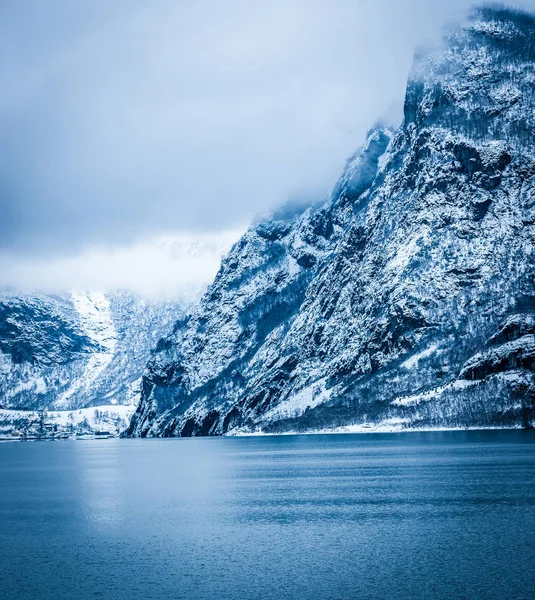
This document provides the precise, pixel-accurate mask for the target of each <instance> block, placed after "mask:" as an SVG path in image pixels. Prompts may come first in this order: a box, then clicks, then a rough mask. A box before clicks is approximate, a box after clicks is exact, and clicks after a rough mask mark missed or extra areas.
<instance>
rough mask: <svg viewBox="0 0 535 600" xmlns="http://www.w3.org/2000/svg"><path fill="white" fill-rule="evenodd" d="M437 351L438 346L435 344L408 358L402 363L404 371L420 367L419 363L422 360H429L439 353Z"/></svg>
mask: <svg viewBox="0 0 535 600" xmlns="http://www.w3.org/2000/svg"><path fill="white" fill-rule="evenodd" d="M437 350H438V344H433V345H431V346H429V348H426V349H425V350H422V352H419V353H418V354H414V355H413V356H411V357H410V358H408V359H407V360H406V361H404V362H402V363H401V366H402V367H403V368H404V369H413V368H414V367H416V366H418V362H419V361H420V360H422V358H427V357H428V356H431V355H432V354H434V353H435V352H437Z"/></svg>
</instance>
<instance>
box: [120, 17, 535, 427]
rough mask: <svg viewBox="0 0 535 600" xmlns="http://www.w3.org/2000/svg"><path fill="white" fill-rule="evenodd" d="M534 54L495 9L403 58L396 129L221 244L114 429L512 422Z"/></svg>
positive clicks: (528, 22)
mask: <svg viewBox="0 0 535 600" xmlns="http://www.w3.org/2000/svg"><path fill="white" fill-rule="evenodd" d="M534 60H535V20H534V19H533V17H531V16H530V15H526V14H524V13H518V12H515V11H508V10H501V9H491V8H485V9H481V10H478V11H476V12H475V13H474V14H473V15H472V17H471V18H470V20H469V21H468V22H467V24H466V25H465V26H464V27H462V28H459V29H457V30H455V31H453V32H452V33H450V34H449V35H448V36H447V37H446V39H445V43H444V46H443V47H442V48H440V49H439V50H436V51H433V52H430V53H427V54H425V55H422V56H419V57H417V59H416V61H415V66H414V69H413V73H412V74H411V77H410V79H409V83H408V86H407V94H406V101H405V118H404V122H403V125H402V126H401V127H400V129H399V130H398V131H397V132H394V133H392V132H390V131H387V130H385V129H381V128H379V129H376V130H374V131H372V132H371V133H370V136H369V138H368V140H367V142H366V144H365V145H364V147H363V149H362V150H361V151H360V152H358V153H357V154H356V155H355V156H354V157H352V159H350V161H349V162H348V165H347V166H346V169H345V171H344V174H343V175H342V177H341V179H340V181H339V182H338V184H337V185H336V186H335V189H334V190H333V194H332V197H331V199H330V200H329V202H327V203H326V204H325V205H324V206H322V207H313V208H309V209H308V210H306V211H305V212H304V213H302V214H296V215H295V214H286V215H273V217H272V218H269V219H266V220H265V221H264V222H262V223H260V224H258V225H256V226H255V227H253V228H251V229H250V230H249V231H248V232H247V234H246V235H245V236H244V237H243V238H242V239H241V240H240V241H239V242H238V243H237V244H236V245H235V246H234V248H233V249H232V251H231V252H230V254H229V255H228V256H227V258H226V259H225V260H224V261H223V264H222V266H221V269H220V271H219V273H218V275H217V277H216V280H215V282H214V284H213V285H212V286H211V287H210V289H209V290H208V292H207V294H206V295H205V296H204V298H203V299H202V301H201V304H200V306H199V308H198V309H197V310H196V311H195V312H194V313H193V315H192V317H191V318H190V319H189V320H187V321H183V322H180V323H177V325H176V327H175V331H174V333H173V335H172V336H171V337H169V338H168V339H167V340H165V342H163V343H162V344H160V346H159V348H158V352H157V354H156V356H155V357H154V359H153V360H152V361H151V363H150V364H149V366H148V368H147V371H146V373H145V376H144V380H143V387H142V395H141V401H140V403H139V406H138V409H137V411H136V413H135V415H134V417H133V419H132V422H131V425H130V428H129V430H128V432H127V433H128V434H130V435H138V436H145V435H163V436H168V435H210V434H222V433H226V432H229V431H230V432H232V431H234V432H236V431H254V430H263V431H283V430H308V429H321V428H331V427H337V426H340V425H347V424H352V423H353V424H358V423H374V424H378V423H383V422H393V420H394V421H395V422H398V423H400V424H403V425H404V426H419V425H428V426H436V425H441V426H485V425H521V424H523V425H526V424H528V423H529V422H530V420H531V419H532V412H531V411H532V405H531V404H529V403H528V404H529V405H528V404H526V403H525V402H520V403H519V402H518V400H517V396H515V394H517V393H518V390H519V389H520V388H521V387H522V386H520V387H518V386H516V387H515V385H514V384H513V383H512V381H513V380H514V379H515V377H514V376H512V375H511V372H510V371H511V369H512V370H515V369H516V370H518V369H521V370H522V371H523V372H526V373H528V372H531V371H532V370H533V360H532V358H530V357H531V355H532V354H531V353H532V348H531V344H532V340H531V338H532V337H533V335H532V333H531V329H530V328H531V327H532V325H530V323H531V321H530V318H531V317H527V316H526V317H522V319H524V321H522V319H520V318H519V317H518V314H520V312H522V314H524V313H525V312H526V311H520V312H519V311H518V310H517V309H518V306H520V305H522V304H524V305H529V304H530V299H532V298H533V297H535V290H534V281H535V279H534V275H535V272H534V265H535V262H534V258H535V257H534V248H535V246H534V242H535V229H534V227H535V156H534V148H535V146H534V143H535V139H534V135H535V116H534V115H535V112H534V107H535V102H534V92H533V90H534V85H533V84H534V83H535V66H534ZM515 310H516V313H515ZM513 314H517V317H514V316H511V315H513ZM504 319H506V320H505V322H503V321H504ZM507 319H508V320H507ZM515 319H516V320H515ZM519 319H520V320H519ZM502 322H503V323H502ZM500 324H502V325H500ZM498 329H499V331H498V332H497V330H498ZM522 333H524V334H525V335H520V334H522ZM493 334H494V335H497V336H502V337H501V338H499V339H498V340H497V342H498V341H502V338H503V341H504V347H500V348H501V349H500V350H496V349H495V350H492V351H490V352H491V354H490V355H485V356H486V358H481V356H480V355H479V354H478V353H479V352H481V351H482V350H483V348H484V345H485V340H487V339H488V338H489V337H490V336H491V335H493ZM519 335H520V337H519ZM507 336H509V337H510V336H514V340H513V341H511V340H509V341H507ZM528 338H529V339H528ZM530 340H531V341H530ZM511 344H512V346H515V344H516V345H520V346H521V348H520V349H518V348H517V349H515V348H516V346H515V348H513V347H512V346H511ZM510 346H511V347H510ZM493 353H494V354H493ZM476 356H479V358H476ZM513 356H514V357H516V358H515V359H514V360H513V359H512V358H511V357H513ZM472 357H473V358H472ZM500 357H501V358H500ZM471 359H472V361H471ZM467 361H468V362H467ZM470 361H471V362H470ZM504 361H505V362H504ZM511 361H512V362H511ZM502 363H503V365H505V363H507V365H509V366H510V367H511V369H509V371H508V374H507V373H505V371H506V370H507V369H505V370H504V369H502V366H503V365H502ZM465 364H466V365H467V366H464V367H463V365H465ZM471 364H473V365H474V367H470V366H469V365H471ZM480 364H481V365H486V366H481V367H478V366H477V365H480ZM496 364H499V365H502V366H500V367H499V369H501V371H500V372H501V375H500V376H497V370H496V368H498V367H496ZM493 365H494V366H493ZM467 369H468V371H467ZM470 369H472V371H470ZM499 369H498V370H499ZM469 372H473V373H474V376H473V377H467V373H469ZM515 372H516V371H515ZM524 379H525V378H524ZM528 379H529V378H528ZM526 381H527V380H526ZM526 385H528V387H529V382H528V383H527V384H526ZM524 389H527V388H526V387H525V386H524ZM515 390H516V392H515Z"/></svg>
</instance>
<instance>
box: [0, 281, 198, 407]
mask: <svg viewBox="0 0 535 600" xmlns="http://www.w3.org/2000/svg"><path fill="white" fill-rule="evenodd" d="M189 308H190V303H188V302H186V301H180V302H150V301H147V300H145V299H142V298H140V297H138V296H135V295H133V294H130V293H128V292H115V293H106V294H105V293H102V292H87V293H81V292H72V293H71V294H65V295H48V294H37V295H35V294H34V295H29V294H26V295H21V294H16V295H14V294H8V293H2V294H1V295H0V351H1V352H0V404H1V405H2V407H3V408H5V409H38V408H47V409H57V410H73V409H79V408H83V407H88V406H96V405H113V404H119V405H128V404H132V402H134V401H135V400H134V399H135V398H136V395H137V394H138V393H139V388H140V382H141V375H142V372H143V369H144V366H145V364H146V362H147V361H148V359H149V357H150V353H151V349H152V348H154V347H155V346H156V344H157V342H158V340H159V339H160V338H161V337H162V336H164V335H167V334H168V333H169V332H170V331H172V328H173V323H174V322H175V321H176V319H177V318H180V317H182V316H184V314H186V311H187V310H189Z"/></svg>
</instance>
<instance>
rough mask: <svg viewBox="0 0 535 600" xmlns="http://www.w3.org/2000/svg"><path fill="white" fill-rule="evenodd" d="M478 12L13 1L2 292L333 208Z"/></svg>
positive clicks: (374, 5)
mask: <svg viewBox="0 0 535 600" xmlns="http://www.w3.org/2000/svg"><path fill="white" fill-rule="evenodd" d="M516 4H518V5H522V6H525V7H528V8H530V7H531V8H535V0H531V1H524V2H517V3H516ZM471 5H472V2H470V1H467V0H448V2H441V1H440V2H439V1H438V0H437V1H435V0H318V1H316V0H280V1H279V0H262V1H257V0H245V1H231V0H210V1H203V0H192V1H190V0H183V1H177V0H152V1H151V2H144V1H143V2H142V1H138V0H92V1H91V2H83V1H73V0H46V2H44V1H42V0H6V1H4V2H1V3H0V86H1V90H2V93H1V94H0V203H1V211H0V266H1V265H2V264H4V265H6V264H10V265H11V268H10V269H9V271H10V272H11V276H10V277H9V278H8V277H7V276H6V275H5V273H6V269H5V268H4V270H3V274H2V273H0V285H5V284H11V285H17V284H18V281H17V277H16V272H17V271H18V270H20V269H18V264H19V263H20V264H21V265H22V264H24V265H25V267H24V268H25V269H26V271H25V273H26V275H25V277H26V281H31V279H32V275H31V265H32V264H33V265H34V271H35V278H36V285H43V284H46V283H47V280H46V279H47V277H50V281H49V282H48V283H49V284H50V285H51V286H54V285H57V286H65V285H68V276H66V275H65V274H64V276H63V277H62V278H58V277H57V276H56V275H54V274H53V272H52V271H53V270H52V271H51V272H50V274H47V270H46V268H45V266H44V264H45V263H44V262H43V261H50V263H54V264H55V265H58V264H61V261H63V263H64V262H65V260H67V259H68V260H72V259H73V257H78V258H77V260H78V259H79V260H82V259H81V257H83V256H90V255H92V256H94V255H95V252H96V250H95V249H98V252H101V253H105V252H115V253H117V252H119V251H120V252H123V251H124V252H126V251H127V249H128V248H130V249H133V248H136V249H137V250H136V251H135V252H134V253H133V256H137V255H136V252H137V251H138V250H139V248H140V245H143V244H150V243H152V242H151V240H152V241H154V240H160V239H161V236H162V235H172V236H178V237H180V236H186V239H189V238H188V236H190V235H199V236H201V238H202V239H205V238H203V237H202V236H206V235H211V234H212V233H214V232H215V234H217V235H219V236H222V237H223V238H224V239H227V238H226V237H225V236H227V232H229V231H235V230H237V229H238V230H241V228H243V226H244V224H246V223H247V222H249V221H250V220H251V219H252V218H253V217H254V216H255V215H257V214H259V213H262V212H265V211H266V210H269V208H270V207H273V206H275V205H277V204H280V203H281V202H284V201H286V200H288V199H294V198H299V199H301V200H302V199H307V198H310V200H311V201H315V200H317V199H318V198H321V197H324V196H326V194H327V193H328V191H329V188H330V187H331V186H332V184H333V183H334V181H335V179H336V177H337V175H338V174H339V173H340V170H341V168H342V166H343V163H344V160H345V158H346V157H347V156H348V155H349V154H351V153H352V152H353V151H354V150H355V148H356V147H357V146H358V145H359V144H360V143H361V142H362V141H363V136H364V135H365V132H366V131H367V130H368V129H369V128H370V126H371V125H373V123H374V121H376V120H377V119H380V118H382V117H385V116H386V117H388V118H389V119H393V120H396V119H398V120H399V119H400V118H401V106H402V101H403V93H404V87H405V82H406V78H407V73H408V70H409V68H410V63H411V59H412V55H413V51H414V48H415V46H416V45H418V44H420V43H422V42H425V41H426V40H429V39H433V38H435V37H436V36H437V35H438V32H439V31H440V28H441V26H443V25H444V24H445V23H446V22H447V21H449V20H451V19H452V18H459V17H460V16H462V14H463V12H464V11H466V10H467V9H468V8H469V7H470V6H471ZM217 247H218V248H219V246H217ZM132 260H134V259H132ZM105 262H106V261H104V263H105ZM126 263H128V261H126ZM126 263H125V264H126ZM121 268H122V269H123V270H124V269H125V266H124V264H123V266H122V267H121ZM28 269H30V270H29V271H28ZM43 269H44V270H43ZM127 270H128V269H127ZM210 276H211V275H210ZM74 283H75V284H76V285H80V283H79V282H78V281H77V282H74V280H73V284H74ZM87 283H88V285H93V284H92V282H91V278H90V277H88V279H87ZM126 285H128V284H126Z"/></svg>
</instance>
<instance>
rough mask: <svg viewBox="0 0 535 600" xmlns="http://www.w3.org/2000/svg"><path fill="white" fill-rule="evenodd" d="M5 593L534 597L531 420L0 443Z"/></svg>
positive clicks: (0, 565)
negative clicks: (483, 426) (460, 428)
mask: <svg viewBox="0 0 535 600" xmlns="http://www.w3.org/2000/svg"><path fill="white" fill-rule="evenodd" d="M0 486H1V490H0V491H1V493H0V523H1V537H0V597H1V598H9V599H11V598H13V599H15V598H17V599H26V598H32V599H36V598H39V599H48V598H54V599H57V598H69V599H74V598H80V599H86V598H104V599H111V598H113V599H122V598H129V599H133V600H136V599H146V598H147V599H149V598H158V599H159V598H162V599H163V598H169V599H178V598H188V599H201V598H202V599H208V598H214V599H218V600H226V599H240V600H248V599H257V598H258V599H268V600H269V599H277V600H283V599H287V598H292V599H297V598H299V599H300V598H303V599H320V598H321V599H326V598H329V599H331V598H332V599H338V598H339V599H346V598H358V599H361V598H362V599H367V598H370V599H372V598H374V599H393V598H396V599H409V598H410V599H419V598H422V599H428V598H439V599H442V598H444V599H445V598H448V599H449V598H455V599H461V598H467V599H468V598H470V599H474V598H478V599H479V598H497V599H500V600H503V599H506V598H511V599H515V598H535V583H534V581H535V575H534V574H535V536H534V532H535V434H534V433H533V432H525V431H486V432H440V433H437V432H435V433H402V434H368V435H330V436H328V435H311V436H279V437H277V436H274V437H256V438H255V437H250V438H217V439H206V438H205V439H181V440H100V441H86V442H84V441H78V442H55V443H53V442H42V443H5V444H0Z"/></svg>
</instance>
